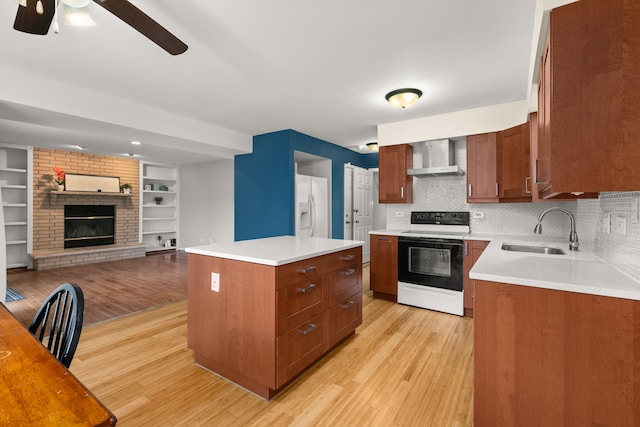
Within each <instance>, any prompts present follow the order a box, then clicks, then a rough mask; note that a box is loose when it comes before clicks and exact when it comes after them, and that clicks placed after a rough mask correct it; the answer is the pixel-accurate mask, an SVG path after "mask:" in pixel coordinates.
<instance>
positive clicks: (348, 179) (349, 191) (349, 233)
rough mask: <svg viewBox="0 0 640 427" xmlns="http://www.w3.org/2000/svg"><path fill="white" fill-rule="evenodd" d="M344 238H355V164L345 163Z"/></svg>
mask: <svg viewBox="0 0 640 427" xmlns="http://www.w3.org/2000/svg"><path fill="white" fill-rule="evenodd" d="M344 238H345V239H346V240H353V166H350V165H344Z"/></svg>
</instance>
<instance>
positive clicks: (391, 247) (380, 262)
mask: <svg viewBox="0 0 640 427" xmlns="http://www.w3.org/2000/svg"><path fill="white" fill-rule="evenodd" d="M370 239H371V260H370V263H369V274H370V279H369V284H370V287H371V290H372V291H373V295H374V297H379V298H383V299H388V300H392V301H397V298H398V236H387V235H382V234H371V236H370Z"/></svg>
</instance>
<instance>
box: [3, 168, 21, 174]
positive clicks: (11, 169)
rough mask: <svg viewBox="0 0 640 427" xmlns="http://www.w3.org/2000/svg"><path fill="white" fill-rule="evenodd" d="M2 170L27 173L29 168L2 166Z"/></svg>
mask: <svg viewBox="0 0 640 427" xmlns="http://www.w3.org/2000/svg"><path fill="white" fill-rule="evenodd" d="M0 172H16V173H27V170H26V169H17V168H0Z"/></svg>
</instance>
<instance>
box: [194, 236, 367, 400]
mask: <svg viewBox="0 0 640 427" xmlns="http://www.w3.org/2000/svg"><path fill="white" fill-rule="evenodd" d="M212 272H215V273H218V274H219V275H220V291H219V292H213V291H212V290H211V273H212ZM188 275H189V276H188V293H189V295H188V345H189V348H190V349H192V350H193V352H194V358H195V361H196V363H198V364H200V365H202V366H204V367H205V368H207V369H210V370H211V371H213V372H215V373H217V374H219V375H221V376H223V377H224V378H227V379H229V380H231V381H233V382H235V383H237V384H239V385H241V386H242V387H245V388H246V389H248V390H250V391H252V392H254V393H256V394H258V395H259V396H261V397H263V398H265V399H271V398H272V397H273V396H275V395H276V394H277V393H278V392H279V391H280V390H281V389H282V388H283V387H284V386H286V385H287V384H288V383H289V382H291V381H292V380H293V379H294V378H296V377H297V376H298V375H299V374H301V373H302V372H303V371H304V370H306V369H307V368H308V367H309V366H311V365H312V364H313V363H314V362H316V361H317V360H318V359H319V358H321V357H322V356H323V355H324V354H325V353H327V352H328V351H330V350H331V349H332V348H333V347H335V346H336V345H337V344H338V343H339V342H340V341H342V340H343V339H345V338H346V337H348V336H350V335H352V334H353V333H354V332H355V329H356V327H357V326H358V325H360V324H361V323H362V248H361V247H358V248H354V249H348V250H343V251H338V252H334V253H330V254H327V255H323V256H319V257H314V258H309V259H305V260H302V261H298V262H294V263H290V264H285V265H282V266H278V267H274V266H268V265H262V264H256V263H251V262H243V261H236V260H230V259H225V258H218V257H212V256H206V255H198V254H191V253H190V254H189V268H188Z"/></svg>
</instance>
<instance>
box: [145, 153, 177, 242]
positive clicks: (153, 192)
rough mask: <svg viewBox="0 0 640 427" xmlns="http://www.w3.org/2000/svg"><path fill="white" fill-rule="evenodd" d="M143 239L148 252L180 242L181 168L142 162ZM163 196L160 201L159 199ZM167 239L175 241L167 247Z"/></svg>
mask: <svg viewBox="0 0 640 427" xmlns="http://www.w3.org/2000/svg"><path fill="white" fill-rule="evenodd" d="M140 188H141V195H142V196H141V197H140V241H141V242H143V243H144V244H145V245H146V246H147V252H153V251H164V250H167V249H176V248H177V246H178V245H177V242H178V190H179V186H178V168H177V167H176V166H167V165H160V164H155V163H144V162H142V163H141V164H140ZM156 198H162V201H161V202H160V203H159V204H158V203H157V202H156V201H155V199H156ZM167 240H169V241H172V242H174V243H172V244H170V245H168V246H167V244H166V242H167Z"/></svg>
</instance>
